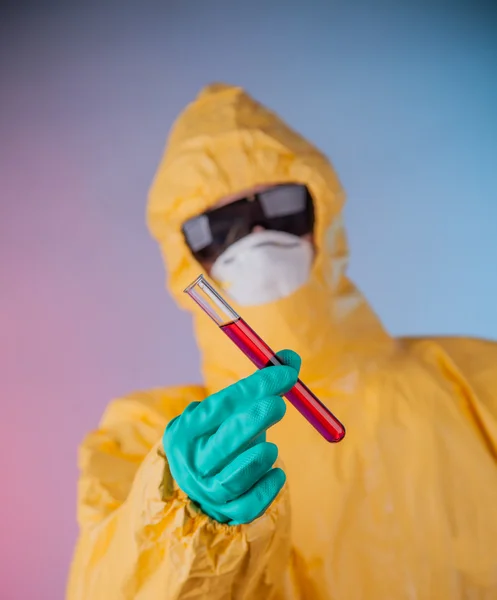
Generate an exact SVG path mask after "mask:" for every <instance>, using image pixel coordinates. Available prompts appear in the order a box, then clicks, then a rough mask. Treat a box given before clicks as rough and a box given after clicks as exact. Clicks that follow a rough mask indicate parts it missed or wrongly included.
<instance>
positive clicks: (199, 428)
mask: <svg viewBox="0 0 497 600" xmlns="http://www.w3.org/2000/svg"><path fill="white" fill-rule="evenodd" d="M278 357H279V358H280V359H281V360H282V361H283V363H284V365H282V366H271V367H267V368H265V369H262V370H260V371H256V372H255V373H254V374H252V375H250V377H247V378H246V379H242V380H241V381H239V382H237V383H235V384H234V385H231V386H229V387H227V388H225V389H224V390H221V391H220V392H217V393H216V394H213V395H212V396H209V397H207V398H206V399H205V400H204V401H203V402H193V403H192V404H190V405H189V406H187V408H186V409H185V410H184V411H183V413H182V414H181V415H180V416H179V417H176V418H175V419H174V420H173V421H171V422H170V423H169V425H168V426H167V428H166V431H165V432H164V438H163V444H164V450H165V452H166V456H167V459H168V461H169V468H170V470H171V474H172V476H173V477H174V479H175V480H176V482H177V484H178V486H179V487H180V489H182V490H183V491H184V492H185V493H186V494H188V496H189V497H190V499H191V500H193V502H195V503H196V504H197V505H198V506H199V507H200V508H201V509H202V511H203V512H204V513H206V514H207V515H209V516H210V517H212V518H213V519H216V520H217V521H219V522H220V523H228V524H230V525H240V524H243V523H250V522H251V521H254V520H255V519H257V518H258V517H259V516H261V515H262V514H264V512H265V511H266V510H267V508H268V507H269V506H270V504H271V503H272V502H273V500H274V499H275V498H276V496H277V495H278V492H279V491H280V490H281V488H282V487H283V485H284V483H285V479H286V477H285V474H284V472H283V471H282V470H281V469H278V468H273V465H274V463H275V461H276V458H277V456H278V448H277V447H276V446H275V445H274V444H271V443H269V442H267V441H266V430H267V429H268V428H269V427H271V426H272V425H274V424H275V423H277V422H278V421H280V420H281V419H282V418H283V416H284V414H285V411H286V404H285V401H284V400H283V399H282V398H281V396H282V395H284V394H286V392H288V391H289V390H290V389H291V388H292V387H293V386H294V385H295V383H296V382H297V378H298V374H299V370H300V362H301V361H300V357H299V356H298V355H297V354H295V352H292V351H291V350H283V351H282V352H279V353H278Z"/></svg>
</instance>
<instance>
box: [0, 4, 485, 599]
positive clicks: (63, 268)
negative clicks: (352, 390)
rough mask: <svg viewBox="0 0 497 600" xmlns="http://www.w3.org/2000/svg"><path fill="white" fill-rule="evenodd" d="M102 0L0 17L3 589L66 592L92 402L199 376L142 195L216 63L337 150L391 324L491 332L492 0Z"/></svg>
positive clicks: (367, 268) (362, 275)
mask: <svg viewBox="0 0 497 600" xmlns="http://www.w3.org/2000/svg"><path fill="white" fill-rule="evenodd" d="M99 4H101V6H99ZM99 4H97V3H91V2H90V3H88V2H85V3H82V2H81V3H78V4H77V5H76V7H74V6H72V5H71V4H70V3H67V2H65V3H64V4H62V3H59V4H50V3H43V2H38V3H34V2H33V3H31V4H29V3H25V4H23V3H19V2H17V3H15V7H14V3H12V8H11V9H10V11H7V12H4V13H2V17H1V18H0V69H1V71H0V74H1V79H0V211H1V212H0V256H1V262H0V341H1V344H0V369H1V393H2V396H1V398H2V400H1V407H2V418H1V419H0V456H1V458H0V463H1V466H0V469H1V473H0V477H1V479H0V485H1V496H0V504H1V507H0V527H1V529H0V596H1V598H2V600H14V599H15V600H18V599H19V600H21V599H22V600H27V599H30V598H33V599H49V600H56V599H59V598H63V596H64V585H65V580H66V573H67V569H68V565H69V561H70V557H71V553H72V549H73V544H74V541H75V537H76V533H77V530H76V524H75V491H76V477H77V471H76V448H77V444H78V443H79V441H80V440H81V438H82V437H83V435H84V434H85V432H87V431H88V430H89V429H90V428H93V427H95V426H96V424H97V420H98V418H99V416H100V415H101V412H102V410H103V408H104V406H105V404H106V403H107V401H108V400H109V399H111V398H112V397H114V396H117V395H120V394H124V393H126V392H129V391H132V390H134V389H137V388H143V387H150V386H156V385H160V384H177V383H182V382H187V381H194V380H197V379H198V357H197V350H196V347H195V344H194V341H193V339H192V335H191V329H190V321H189V318H188V315H185V314H182V313H179V311H178V310H177V309H176V307H175V306H174V305H173V303H172V301H171V300H170V299H169V297H168V296H167V294H166V293H165V292H164V290H163V281H164V273H163V268H162V265H161V261H160V257H159V253H158V250H157V249H156V247H155V244H154V243H153V242H152V241H151V240H150V239H149V237H148V233H147V231H146V228H145V224H144V210H145V199H146V194H147V189H148V186H149V184H150V182H151V179H152V177H153V173H154V170H155V167H156V165H157V162H158V160H159V158H160V155H161V152H162V148H163V144H164V140H165V136H166V134H167V130H168V128H169V126H170V124H171V122H172V120H173V118H174V117H175V115H176V114H177V113H178V111H179V110H180V109H181V107H182V106H183V105H184V104H185V103H186V102H188V101H189V100H190V99H192V97H193V96H194V95H195V93H196V92H197V90H198V89H199V87H200V86H202V85H204V84H206V83H208V82H210V81H211V80H219V79H221V80H227V81H228V82H233V83H240V84H242V85H244V86H246V87H247V88H248V89H249V90H250V91H251V92H252V93H253V94H254V95H255V96H256V97H258V98H259V99H260V100H262V101H264V102H265V103H267V104H268V105H269V106H271V107H272V108H274V109H276V110H277V111H278V112H280V114H281V115H282V116H283V117H284V118H286V119H287V120H288V121H290V122H291V123H292V124H293V125H294V126H295V127H296V128H297V129H299V130H300V131H301V132H302V133H303V134H305V135H306V136H308V137H309V138H310V139H312V140H313V141H314V142H315V143H317V144H318V145H319V146H320V147H321V148H323V149H324V150H325V151H326V152H327V153H328V154H329V155H330V157H331V158H332V159H333V161H334V163H335V165H336V167H337V169H338V172H339V173H340V176H341V179H342V181H343V183H344V185H345V187H346V189H347V191H348V195H349V204H348V207H347V211H346V221H347V225H348V230H349V233H350V241H351V246H352V252H353V254H352V256H353V259H352V263H351V273H352V276H353V278H354V279H355V280H356V281H357V282H359V284H360V286H361V287H362V288H363V290H364V291H365V293H366V294H367V296H368V297H369V299H370V300H371V302H372V304H373V306H374V307H375V308H376V310H377V311H378V312H379V314H380V315H381V317H382V318H383V320H384V322H385V324H386V325H387V327H388V328H389V329H390V331H391V332H392V333H394V334H422V333H426V332H429V333H437V334H448V333H457V334H467V335H475V336H485V337H497V303H496V295H497V275H496V273H497V267H496V263H497V27H496V24H497V21H496V18H495V12H496V11H495V10H492V8H491V7H492V3H491V2H488V3H485V2H478V1H472V2H457V1H452V2H447V3H442V2H435V1H433V0H431V1H429V2H416V3H415V6H412V5H411V3H409V2H382V1H379V2H378V1H375V2H371V1H370V0H369V1H368V2H358V1H355V0H347V1H340V2H333V1H331V0H329V1H322V2H317V1H307V3H306V5H305V7H304V5H303V3H296V2H292V1H286V2H284V1H279V0H276V1H273V0H270V1H267V2H265V1H263V0H256V1H254V0H252V1H251V2H250V3H249V2H228V1H225V2H224V1H217V2H216V1H212V2H204V1H203V0H202V1H200V0H199V1H197V2H195V1H192V0H181V1H179V0H178V1H175V2H167V1H165V0H164V1H162V2H148V1H141V2H123V1H121V2H120V3H119V5H116V4H113V3H109V2H102V3H99ZM234 4H236V6H233V5H234ZM78 5H79V8H78ZM102 5H103V6H102ZM207 5H209V7H210V8H209V9H208V8H207ZM267 5H270V7H268V6H267ZM373 5H374V7H373ZM2 6H3V9H4V10H5V7H6V5H5V4H2ZM179 336H184V338H183V339H182V341H181V343H180V344H178V345H175V346H174V351H172V348H173V340H175V339H176V340H177V339H178V337H179ZM88 600H91V599H88Z"/></svg>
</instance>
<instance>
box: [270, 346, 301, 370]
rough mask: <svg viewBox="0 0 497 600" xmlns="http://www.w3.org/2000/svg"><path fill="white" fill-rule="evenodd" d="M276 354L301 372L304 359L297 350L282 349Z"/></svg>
mask: <svg viewBox="0 0 497 600" xmlns="http://www.w3.org/2000/svg"><path fill="white" fill-rule="evenodd" d="M276 356H277V357H278V358H279V359H280V360H281V361H282V362H283V364H284V365H287V366H288V367H292V368H293V369H295V370H296V371H297V373H299V372H300V367H301V365H302V359H301V358H300V356H299V355H298V354H297V353H296V352H294V351H293V350H281V351H280V352H277V353H276Z"/></svg>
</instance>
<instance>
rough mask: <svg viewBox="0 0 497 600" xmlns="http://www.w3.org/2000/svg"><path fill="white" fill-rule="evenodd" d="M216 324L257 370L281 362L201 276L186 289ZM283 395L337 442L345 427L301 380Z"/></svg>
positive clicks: (315, 425) (329, 438) (325, 436)
mask: <svg viewBox="0 0 497 600" xmlns="http://www.w3.org/2000/svg"><path fill="white" fill-rule="evenodd" d="M185 293H187V294H188V295H189V296H190V297H191V298H192V299H193V300H194V301H195V302H196V303H197V304H198V305H199V306H200V308H202V309H203V310H204V312H206V313H207V314H208V315H209V317H210V318H211V319H212V320H213V321H214V322H215V323H216V325H217V326H218V327H219V328H220V329H221V330H222V331H223V332H224V333H225V334H226V335H227V336H228V337H229V338H230V339H231V340H232V341H233V342H234V343H235V344H236V345H237V346H238V348H240V350H241V351H242V352H243V353H244V354H245V355H246V356H247V357H248V358H249V359H250V360H251V361H252V362H253V363H254V364H255V366H256V367H257V368H258V369H263V368H264V367H268V366H270V365H281V364H283V363H282V361H281V360H280V359H279V358H278V357H277V356H276V354H275V353H274V352H273V351H272V350H271V348H269V346H268V345H267V344H266V342H264V340H262V339H261V338H260V337H259V336H258V335H257V333H255V331H254V330H253V329H252V328H251V327H250V326H249V325H247V323H246V322H245V321H244V320H243V319H242V318H241V317H240V315H239V314H238V313H236V312H235V311H234V310H233V309H232V308H231V306H230V305H229V304H228V303H227V302H226V301H225V300H224V299H223V298H222V297H221V296H220V295H219V294H218V293H217V292H216V290H215V289H214V288H213V287H212V286H211V285H210V284H209V283H208V282H207V281H206V280H205V279H204V277H203V275H200V276H199V277H198V278H197V279H196V280H195V281H194V282H193V283H191V284H190V285H189V286H188V287H187V288H186V289H185ZM285 398H286V399H287V400H288V401H289V402H291V403H292V404H293V406H294V407H295V408H296V409H297V410H298V411H299V412H300V413H301V414H302V416H304V417H305V418H306V419H307V420H308V421H309V423H310V424H311V425H312V426H313V427H314V428H315V429H316V430H317V431H319V433H320V434H321V435H322V436H323V437H324V438H325V439H326V440H327V441H328V442H339V441H340V440H342V439H343V437H344V436H345V427H344V426H343V425H342V424H341V423H340V421H339V420H338V419H337V418H336V417H335V416H334V415H333V413H331V412H330V411H329V410H328V409H327V408H326V406H324V404H322V402H321V401H320V400H318V398H317V397H316V396H315V395H314V394H313V393H312V392H311V391H310V390H309V388H307V387H306V386H305V385H304V384H303V383H302V381H300V379H299V380H298V381H297V383H296V384H295V386H294V387H293V388H292V389H291V390H290V391H289V392H288V393H287V394H285Z"/></svg>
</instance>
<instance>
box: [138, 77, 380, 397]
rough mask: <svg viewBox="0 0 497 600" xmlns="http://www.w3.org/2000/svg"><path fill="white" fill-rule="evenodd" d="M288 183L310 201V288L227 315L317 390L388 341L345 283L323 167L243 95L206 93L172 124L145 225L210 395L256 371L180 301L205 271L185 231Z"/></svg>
mask: <svg viewBox="0 0 497 600" xmlns="http://www.w3.org/2000/svg"><path fill="white" fill-rule="evenodd" d="M289 182H292V183H302V184H305V185H307V187H308V188H309V190H310V192H311V194H312V196H313V198H314V202H315V214H316V225H315V243H316V248H317V252H316V258H315V261H314V265H313V270H312V274H311V277H310V280H309V282H308V283H307V284H306V285H305V286H303V287H302V288H300V289H299V290H298V291H297V292H295V293H294V294H292V295H291V296H289V297H287V298H285V299H282V300H279V301H277V302H273V303H271V304H267V305H264V306H258V307H253V308H252V307H249V308H246V307H244V308H239V307H238V306H237V305H236V303H232V305H233V307H234V308H235V310H237V312H239V313H240V314H241V315H242V317H244V318H245V320H246V321H247V322H248V323H249V324H250V325H251V326H252V327H253V328H254V329H255V330H256V331H257V332H258V333H259V334H260V335H262V337H264V338H265V339H266V341H267V342H268V343H269V344H270V345H271V346H272V347H273V348H274V349H275V350H279V349H282V348H292V349H294V350H296V351H297V352H298V353H299V354H300V355H301V356H302V358H303V369H302V376H303V378H305V379H306V380H307V381H308V382H309V384H311V385H313V386H314V387H315V388H316V387H317V388H320V387H321V386H324V387H326V384H327V382H328V381H329V378H330V377H336V376H337V375H338V373H333V371H334V369H333V368H332V365H338V364H339V363H342V364H343V358H344V356H343V355H344V353H345V354H348V355H349V357H350V356H352V355H354V354H356V353H364V352H368V351H369V350H371V349H372V348H374V349H375V351H376V352H377V351H378V345H384V344H385V343H386V342H387V343H388V342H389V338H388V336H387V335H386V333H385V332H384V330H383V329H382V327H381V325H380V323H379V321H378V319H377V318H376V316H375V315H374V313H373V312H372V310H371V309H370V308H369V307H368V305H367V304H366V302H365V300H364V298H363V296H362V295H361V294H360V293H359V292H358V290H357V289H356V288H355V286H354V285H352V284H351V282H350V281H349V280H348V279H347V276H346V267H347V261H348V251H347V242H346V237H345V233H344V230H343V226H342V214H341V213H342V208H343V205H344V200H345V194H344V191H343V189H342V186H341V184H340V182H339V180H338V177H337V175H336V173H335V171H334V169H333V167H332V165H331V164H330V162H329V161H328V159H327V158H326V157H325V156H324V155H323V154H322V153H321V152H320V151H319V150H317V149H316V148H315V147H314V146H313V145H312V144H310V143H309V142H308V141H306V140H305V139H304V138H303V137H302V136H300V135H299V134H298V133H296V132H295V131H293V130H292V129H290V128H289V127H288V126H287V125H286V124H285V123H284V122H283V121H282V120H281V119H280V118H279V117H278V116H277V115H275V114H274V113H273V112H271V111H269V110H268V109H266V108H265V107H263V106H262V105H261V104H259V103H258V102H256V101H255V100H254V99H252V98H251V97H250V96H249V95H248V94H247V93H246V92H245V91H244V90H243V89H241V88H240V87H233V86H228V85H224V84H215V85H211V86H209V87H207V88H205V89H204V90H202V91H201V93H200V94H199V95H198V96H197V98H196V99H195V101H194V102H193V103H191V104H190V105H189V106H187V107H186V109H185V110H184V111H183V113H182V114H181V115H180V116H179V118H178V119H177V121H176V123H175V124H174V126H173V128H172V131H171V133H170V136H169V140H168V144H167V147H166V150H165V153H164V156H163V158H162V160H161V163H160V165H159V168H158V171H157V174H156V177H155V180H154V182H153V185H152V188H151V191H150V198H149V204H148V224H149V227H150V230H151V232H152V234H153V236H154V237H155V238H156V239H157V241H158V242H159V244H160V246H161V250H162V254H163V256H164V259H165V263H166V268H167V271H168V275H169V287H170V289H171V292H172V294H173V296H174V297H175V298H176V300H177V301H178V303H179V304H180V306H181V307H183V308H185V309H187V310H189V311H191V312H192V313H193V314H194V323H195V330H196V335H197V340H198V343H199V346H200V350H201V352H202V367H203V374H204V378H205V384H206V386H207V388H208V390H209V391H212V390H215V389H219V388H221V387H224V386H225V385H228V384H229V383H232V382H233V381H234V380H236V379H238V378H240V377H242V376H245V375H246V374H248V373H249V372H251V371H252V370H253V366H252V365H251V364H250V363H249V362H248V361H247V359H246V358H245V357H244V356H243V355H241V353H240V351H239V350H238V349H237V348H235V347H234V346H233V345H232V342H230V341H229V340H228V339H227V338H225V336H224V335H223V334H222V333H221V332H220V331H218V329H217V327H216V326H215V325H214V324H213V323H212V322H210V320H209V318H208V317H207V316H206V315H204V314H202V313H201V312H200V311H199V309H198V308H197V307H196V306H194V305H193V303H192V301H191V300H190V299H189V298H188V297H187V296H186V295H185V294H183V290H184V288H185V287H186V286H187V285H188V284H189V283H190V282H191V281H192V280H193V279H195V278H196V277H197V276H198V275H199V273H201V272H203V269H202V267H201V266H200V265H199V264H198V263H197V261H196V260H195V259H194V258H193V256H192V254H191V253H190V251H189V249H188V247H187V245H186V243H185V241H184V239H183V235H182V233H181V226H182V224H183V223H184V222H185V221H186V220H187V219H189V218H190V217H192V216H195V215H197V214H199V213H201V212H203V211H205V210H207V209H209V208H210V207H212V206H213V205H214V204H216V202H217V201H218V200H219V199H220V198H222V197H224V196H227V195H231V194H234V193H239V192H242V191H243V190H245V189H248V188H252V187H253V186H256V185H267V184H273V183H274V184H277V183H289ZM339 356H340V360H338V358H339ZM337 368H338V367H337Z"/></svg>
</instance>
